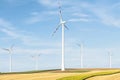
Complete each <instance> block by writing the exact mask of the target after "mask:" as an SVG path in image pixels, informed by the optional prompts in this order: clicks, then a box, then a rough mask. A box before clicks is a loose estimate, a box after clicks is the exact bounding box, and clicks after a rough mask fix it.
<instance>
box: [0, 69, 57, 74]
mask: <svg viewBox="0 0 120 80" xmlns="http://www.w3.org/2000/svg"><path fill="white" fill-rule="evenodd" d="M57 70H58V69H54V70H38V71H25V72H5V73H2V72H0V75H4V74H32V73H42V72H52V71H57Z"/></svg>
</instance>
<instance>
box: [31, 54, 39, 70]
mask: <svg viewBox="0 0 120 80" xmlns="http://www.w3.org/2000/svg"><path fill="white" fill-rule="evenodd" d="M40 55H41V54H38V53H36V55H34V56H32V58H34V59H35V70H38V69H39V62H38V61H39V56H40Z"/></svg>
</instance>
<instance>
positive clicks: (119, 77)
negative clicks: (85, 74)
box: [87, 73, 120, 80]
mask: <svg viewBox="0 0 120 80" xmlns="http://www.w3.org/2000/svg"><path fill="white" fill-rule="evenodd" d="M87 80H120V73H118V74H113V75H106V76H97V77H93V78H89V79H87Z"/></svg>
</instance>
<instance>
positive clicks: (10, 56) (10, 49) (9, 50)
mask: <svg viewBox="0 0 120 80" xmlns="http://www.w3.org/2000/svg"><path fill="white" fill-rule="evenodd" d="M13 46H14V45H11V47H10V48H2V49H3V50H5V51H7V52H8V53H9V72H12V51H13Z"/></svg>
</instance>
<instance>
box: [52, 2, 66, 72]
mask: <svg viewBox="0 0 120 80" xmlns="http://www.w3.org/2000/svg"><path fill="white" fill-rule="evenodd" d="M58 7H59V18H60V23H59V25H58V26H57V28H56V29H55V31H54V32H53V34H52V36H54V34H55V33H56V32H57V30H58V29H59V28H60V27H62V64H61V71H65V63H64V53H65V48H64V47H65V42H64V41H65V28H66V29H68V27H67V26H66V25H65V24H66V21H64V20H63V17H62V10H61V5H60V2H59V1H58Z"/></svg>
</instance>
